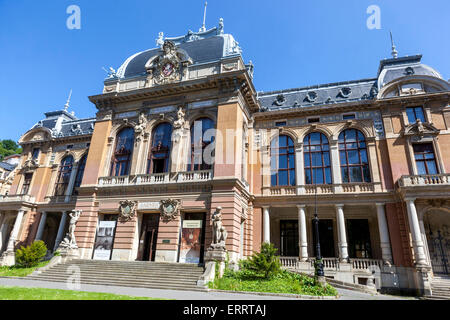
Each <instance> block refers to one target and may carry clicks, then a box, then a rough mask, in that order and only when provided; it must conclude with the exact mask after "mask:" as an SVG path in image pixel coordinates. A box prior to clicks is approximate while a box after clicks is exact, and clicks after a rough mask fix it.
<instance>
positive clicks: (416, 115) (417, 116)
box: [406, 107, 425, 124]
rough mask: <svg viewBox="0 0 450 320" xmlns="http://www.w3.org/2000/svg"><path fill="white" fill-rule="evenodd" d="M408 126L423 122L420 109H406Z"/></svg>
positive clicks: (423, 115) (423, 118)
mask: <svg viewBox="0 0 450 320" xmlns="http://www.w3.org/2000/svg"><path fill="white" fill-rule="evenodd" d="M406 114H407V115H408V122H409V124H413V123H416V121H417V120H420V121H422V122H425V114H424V112H423V108H422V107H408V108H406Z"/></svg>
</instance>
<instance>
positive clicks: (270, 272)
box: [243, 242, 281, 279]
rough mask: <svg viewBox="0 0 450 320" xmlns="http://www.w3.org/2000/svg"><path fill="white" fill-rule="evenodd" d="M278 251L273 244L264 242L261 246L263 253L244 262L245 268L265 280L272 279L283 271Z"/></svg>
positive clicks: (254, 255)
mask: <svg viewBox="0 0 450 320" xmlns="http://www.w3.org/2000/svg"><path fill="white" fill-rule="evenodd" d="M277 250H278V249H276V248H275V247H274V246H273V244H272V243H270V244H269V243H267V242H264V243H263V244H262V245H261V252H255V253H254V254H253V255H252V256H251V257H250V258H249V259H248V260H247V261H245V262H244V264H243V267H244V268H245V269H248V270H252V271H254V272H256V273H259V274H261V275H262V276H263V277H264V278H265V279H270V278H271V277H272V276H274V275H275V274H277V273H279V272H280V271H281V264H280V259H279V258H278V256H277V255H276V253H277Z"/></svg>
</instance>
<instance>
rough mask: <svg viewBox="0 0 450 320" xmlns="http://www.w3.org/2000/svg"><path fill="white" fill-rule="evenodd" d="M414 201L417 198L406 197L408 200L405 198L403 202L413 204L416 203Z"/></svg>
mask: <svg viewBox="0 0 450 320" xmlns="http://www.w3.org/2000/svg"><path fill="white" fill-rule="evenodd" d="M416 199H417V198H414V197H408V198H405V201H406V202H409V201H412V202H414V201H416Z"/></svg>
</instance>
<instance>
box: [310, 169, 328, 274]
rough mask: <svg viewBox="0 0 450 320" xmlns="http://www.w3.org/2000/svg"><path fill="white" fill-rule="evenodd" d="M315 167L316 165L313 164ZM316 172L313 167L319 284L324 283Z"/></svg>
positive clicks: (316, 264) (315, 265)
mask: <svg viewBox="0 0 450 320" xmlns="http://www.w3.org/2000/svg"><path fill="white" fill-rule="evenodd" d="M315 165H316V166H317V164H315ZM315 173H316V170H315V169H314V167H313V174H312V176H313V179H314V190H315V191H314V219H313V223H314V233H315V235H316V261H315V263H314V269H315V276H316V277H317V278H318V280H319V282H320V283H323V282H324V281H325V273H324V272H323V261H322V254H321V253H320V236H319V216H318V215H317V179H316V174H315Z"/></svg>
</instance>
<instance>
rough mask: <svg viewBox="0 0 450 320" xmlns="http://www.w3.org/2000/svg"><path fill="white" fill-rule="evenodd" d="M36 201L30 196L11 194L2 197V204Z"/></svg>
mask: <svg viewBox="0 0 450 320" xmlns="http://www.w3.org/2000/svg"><path fill="white" fill-rule="evenodd" d="M35 201H36V199H35V198H34V197H32V196H30V195H28V194H10V195H6V196H1V195H0V203H6V202H31V203H32V202H35Z"/></svg>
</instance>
